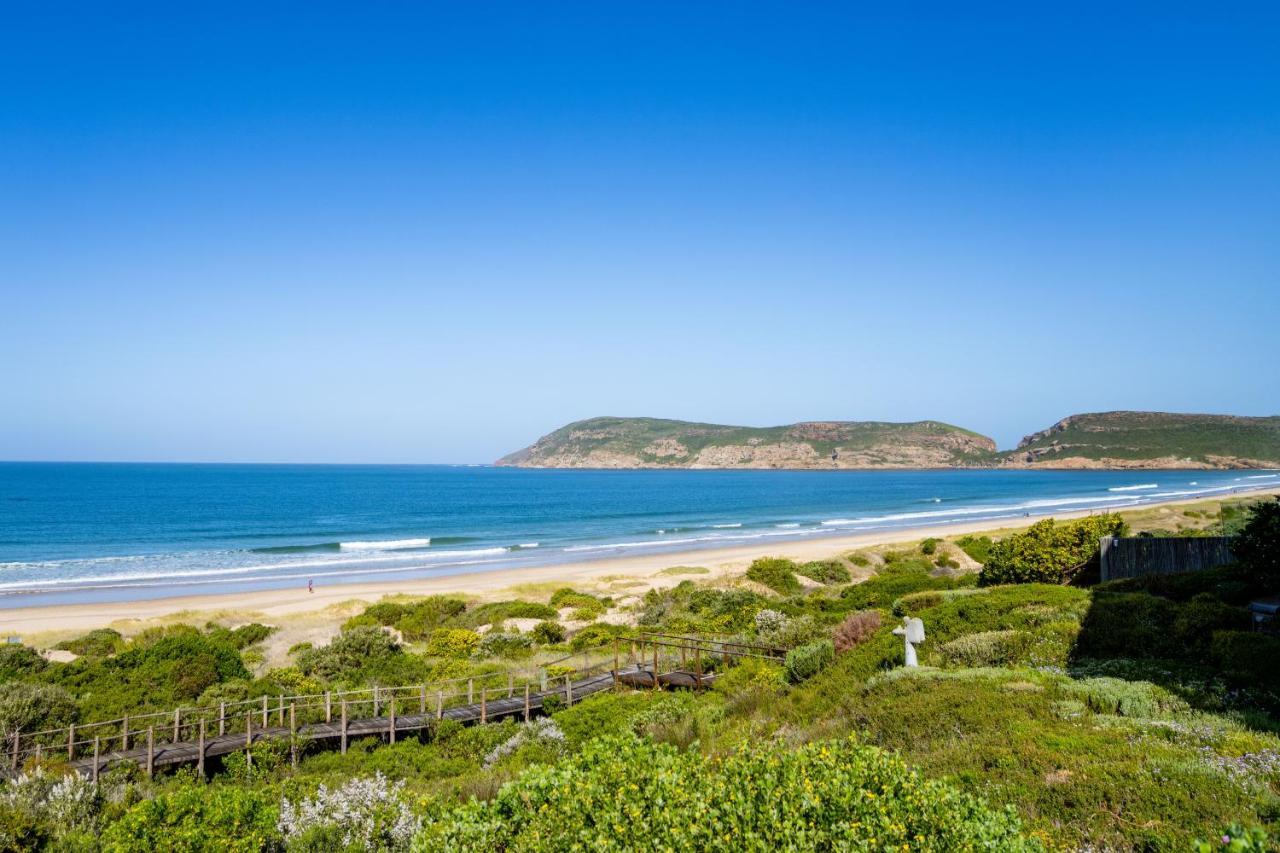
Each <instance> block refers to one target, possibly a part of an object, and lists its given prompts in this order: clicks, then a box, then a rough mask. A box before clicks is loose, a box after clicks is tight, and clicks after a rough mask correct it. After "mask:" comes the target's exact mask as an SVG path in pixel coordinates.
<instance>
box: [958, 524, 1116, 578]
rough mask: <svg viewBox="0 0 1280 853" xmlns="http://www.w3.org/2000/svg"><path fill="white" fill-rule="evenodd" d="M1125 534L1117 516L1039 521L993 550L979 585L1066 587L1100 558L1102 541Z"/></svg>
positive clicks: (998, 543) (983, 569)
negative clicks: (1023, 584) (1034, 584)
mask: <svg viewBox="0 0 1280 853" xmlns="http://www.w3.org/2000/svg"><path fill="white" fill-rule="evenodd" d="M1124 532H1125V523H1124V519H1122V518H1121V517H1120V516H1119V515H1115V514H1113V513H1106V514H1102V515H1093V516H1089V517H1088V518H1081V519H1077V520H1076V521H1068V522H1064V523H1062V524H1058V523H1056V522H1055V521H1054V520H1053V519H1052V518H1046V519H1044V520H1043V521H1037V522H1036V523H1035V524H1033V525H1031V526H1030V527H1029V528H1027V529H1026V530H1025V531H1024V532H1022V533H1014V534H1011V535H1009V536H1006V537H1005V538H1004V539H1001V540H1000V541H999V542H997V543H995V544H994V545H992V546H991V549H990V552H989V553H988V555H987V560H986V562H985V564H984V565H983V567H982V573H981V575H980V576H979V581H978V582H979V584H981V585H983V586H990V585H992V584H1003V583H1065V582H1067V581H1068V580H1070V579H1071V578H1072V577H1073V576H1074V574H1075V573H1076V572H1077V571H1078V570H1079V569H1081V568H1082V567H1083V566H1085V565H1086V564H1088V563H1089V562H1090V561H1092V560H1094V559H1095V558H1096V557H1097V553H1098V540H1099V539H1101V538H1102V537H1103V536H1123V535H1124Z"/></svg>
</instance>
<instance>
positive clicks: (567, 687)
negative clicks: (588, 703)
mask: <svg viewBox="0 0 1280 853" xmlns="http://www.w3.org/2000/svg"><path fill="white" fill-rule="evenodd" d="M564 704H566V705H572V704H573V682H572V681H570V680H569V675H568V673H566V674H565V677H564Z"/></svg>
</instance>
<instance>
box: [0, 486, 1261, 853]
mask: <svg viewBox="0 0 1280 853" xmlns="http://www.w3.org/2000/svg"><path fill="white" fill-rule="evenodd" d="M1269 506H1270V504H1268V505H1266V506H1263V507H1259V508H1257V509H1255V510H1254V511H1253V512H1252V513H1251V514H1250V515H1249V516H1248V517H1247V520H1246V522H1245V523H1244V525H1243V526H1244V528H1245V529H1246V531H1247V533H1246V535H1247V536H1248V537H1251V539H1250V541H1251V543H1252V544H1251V545H1250V546H1248V547H1247V548H1246V549H1245V552H1244V555H1242V556H1245V557H1247V559H1242V562H1241V564H1239V565H1235V566H1226V567H1221V568H1217V569H1213V570H1210V571H1204V572H1197V573H1193V574H1188V575H1169V576H1153V577H1145V578H1136V579H1129V580H1124V581H1115V582H1111V583H1108V584H1100V585H1096V586H1093V587H1087V588H1086V587H1081V586H1068V585H1063V584H1062V583H1060V582H1059V581H1060V580H1061V577H1060V574H1059V575H1057V576H1055V575H1053V573H1052V572H1048V573H1047V574H1048V576H1049V577H1051V578H1052V580H1053V582H1050V583H1036V582H1021V583H1014V584H987V585H984V586H981V587H979V586H976V585H975V582H976V579H977V576H976V575H975V574H961V573H956V572H954V571H949V570H941V569H939V568H938V567H937V566H936V564H935V563H936V558H937V557H938V556H939V554H940V553H941V552H943V551H944V549H945V548H946V547H949V546H947V545H944V544H943V543H941V542H938V543H935V548H934V553H933V554H925V553H922V550H921V549H919V548H912V549H911V550H909V551H907V550H899V551H893V550H890V551H887V552H886V553H884V554H883V555H882V556H883V561H884V563H883V566H881V567H880V568H879V571H878V572H877V573H876V574H874V575H872V576H871V577H870V578H869V579H868V580H866V581H865V582H862V583H854V584H849V583H845V582H843V581H841V580H839V579H837V578H836V577H835V575H834V573H833V574H832V575H831V576H830V577H815V580H819V581H820V584H818V585H813V584H810V585H808V588H805V586H803V585H801V584H800V583H799V582H798V581H796V579H795V574H796V572H797V568H796V567H795V565H794V564H792V563H790V562H789V561H770V566H769V567H768V569H767V573H766V574H765V575H764V576H766V577H769V578H771V579H773V580H774V581H775V583H778V584H780V585H785V589H786V590H787V591H782V590H779V589H777V588H776V587H775V586H773V585H770V589H771V590H772V591H771V592H770V593H769V594H767V595H761V594H758V593H757V592H753V591H751V590H749V589H745V588H742V587H740V586H737V587H735V586H734V583H735V581H732V580H731V581H729V582H728V584H727V585H726V586H725V587H717V586H715V585H713V584H709V583H707V581H706V580H705V579H698V580H693V579H684V580H681V582H680V583H679V584H677V585H676V586H674V587H672V588H669V589H665V590H654V591H651V592H648V593H646V595H645V596H644V597H643V599H642V600H640V601H639V603H637V604H635V606H634V607H632V608H630V609H627V608H626V607H623V608H621V609H620V610H619V611H617V612H620V613H621V614H622V615H627V616H630V617H633V618H634V619H635V621H636V622H637V623H639V625H640V626H641V628H642V629H643V630H660V631H666V632H671V633H680V634H689V633H695V632H696V633H699V634H704V635H716V636H718V637H721V638H724V639H728V640H730V641H737V642H741V643H750V644H753V645H763V646H769V647H773V648H778V649H785V650H786V652H787V653H786V656H785V661H783V662H775V661H765V660H755V659H746V660H742V661H739V662H736V663H735V662H733V661H725V660H722V659H718V658H717V659H715V660H709V659H704V664H705V665H706V667H707V669H708V670H711V671H714V672H715V673H716V676H717V677H716V680H715V683H714V685H713V687H712V689H710V690H705V691H702V692H700V693H696V694H695V693H691V692H665V691H657V692H655V691H649V690H645V691H626V692H618V693H603V694H599V695H596V696H593V697H591V698H589V699H587V700H585V701H582V702H578V703H575V704H574V705H573V706H572V707H566V706H565V703H564V700H563V698H555V699H549V700H548V701H547V703H546V708H547V710H548V711H549V712H550V714H551V716H550V717H549V718H544V719H541V720H536V721H535V722H534V723H532V724H529V725H523V724H520V723H518V722H516V721H511V720H508V721H503V722H497V723H490V724H488V725H484V726H473V727H463V726H462V725H460V724H458V723H456V722H453V721H449V720H443V721H440V722H439V723H437V724H434V725H432V726H430V727H428V728H427V729H426V730H424V731H423V732H421V734H420V735H418V736H408V737H405V738H402V739H401V740H400V741H399V742H397V743H395V744H387V743H384V742H383V741H382V740H380V739H377V738H365V739H361V740H354V741H353V742H352V743H351V745H350V748H349V750H348V751H347V753H346V754H342V753H339V752H337V751H333V750H325V749H324V748H322V746H321V745H318V744H314V743H308V744H304V745H303V749H302V752H301V756H300V760H299V762H298V765H297V766H296V767H294V766H293V765H292V763H291V761H290V754H289V746H288V744H287V743H280V742H263V743H259V744H256V745H255V746H254V748H253V750H252V751H251V754H250V756H251V757H246V756H245V755H244V754H239V753H237V754H233V755H230V756H227V757H226V758H224V759H220V760H211V761H210V762H209V763H210V766H209V771H210V778H208V779H206V780H202V779H199V778H197V777H196V774H195V773H194V771H193V770H191V769H189V768H188V769H186V770H180V771H176V772H173V771H166V772H161V773H158V774H157V776H156V777H155V778H154V779H146V778H145V777H143V776H142V775H141V774H140V773H139V772H138V771H137V769H136V768H133V767H132V766H126V765H120V766H112V767H108V768H106V770H105V772H104V774H103V779H102V781H101V783H100V784H99V785H98V786H97V787H95V786H93V785H92V783H90V782H88V781H86V780H78V779H69V780H64V779H62V778H61V776H60V771H61V769H62V768H63V765H62V764H61V761H60V757H61V756H60V754H59V750H58V749H57V748H55V747H56V745H55V744H52V743H50V744H49V747H50V749H49V751H48V752H46V753H45V755H44V758H43V762H42V764H41V765H40V766H35V765H34V763H33V764H29V765H28V766H27V767H25V768H24V770H25V771H26V772H25V773H24V774H23V775H21V776H20V777H19V778H18V779H17V780H15V781H12V782H8V783H5V784H4V785H3V786H0V849H6V850H7V849H14V850H39V849H53V850H68V851H85V853H89V852H90V851H116V850H120V851H132V850H151V849H175V850H193V851H194V850H212V849H217V850H224V849H226V850H271V851H280V850H284V851H320V850H326V851H327V850H343V851H354V850H366V849H373V850H387V851H403V850H410V849H413V850H422V851H426V850H435V849H457V850H504V849H505V850H561V849H575V848H577V849H584V850H585V849H638V850H658V849H708V850H720V849H723V850H738V849H744V848H745V849H764V848H773V847H776V848H778V849H781V850H810V849H872V850H880V849H889V848H892V849H901V848H902V847H904V846H905V847H906V848H907V849H911V850H939V851H942V850H946V851H950V850H967V849H973V850H977V849H992V850H1022V849H1026V850H1040V849H1046V850H1074V849H1096V850H1113V849H1114V850H1193V849H1241V850H1250V849H1254V850H1264V849H1268V848H1267V845H1268V844H1271V843H1272V842H1270V841H1268V840H1267V839H1268V838H1275V837H1276V836H1277V834H1278V832H1277V830H1280V675H1278V674H1277V672H1278V671H1277V667H1276V666H1275V661H1276V660H1280V638H1276V637H1273V636H1267V635H1264V634H1257V633H1252V632H1250V631H1249V630H1248V617H1247V614H1246V612H1245V611H1244V609H1243V606H1244V604H1246V603H1247V602H1248V601H1249V600H1251V599H1252V598H1256V597H1258V596H1262V595H1275V594H1277V593H1280V585H1278V584H1277V578H1276V576H1275V574H1274V572H1272V571H1271V570H1270V569H1269V568H1268V567H1269V566H1271V565H1273V564H1272V563H1271V562H1270V560H1271V557H1272V555H1274V554H1275V553H1276V550H1277V549H1278V548H1280V536H1278V535H1277V525H1276V524H1275V516H1274V511H1273V510H1272V509H1270V508H1269ZM1105 523H1107V524H1110V523H1111V522H1109V521H1107V522H1105ZM1067 526H1068V525H1054V526H1053V530H1052V531H1051V533H1050V534H1049V535H1047V536H1046V535H1039V538H1035V539H1033V541H1030V542H1023V543H1021V544H1018V545H1017V547H1013V546H1006V545H1005V543H1007V542H1008V540H1009V539H1010V538H1012V537H1005V538H1004V539H1001V540H1000V541H999V542H993V543H990V551H991V557H992V562H996V564H997V566H1000V565H1007V564H1009V561H1008V560H1007V559H1006V558H1007V555H1024V554H1039V553H1041V550H1042V549H1047V550H1049V551H1050V552H1051V553H1054V554H1057V553H1058V552H1057V551H1056V550H1054V549H1061V550H1062V551H1064V552H1071V548H1072V547H1074V545H1073V543H1078V539H1079V538H1080V537H1084V536H1085V535H1086V534H1084V533H1081V534H1080V535H1079V537H1075V538H1072V537H1074V536H1075V534H1073V535H1072V537H1065V538H1066V539H1067V540H1068V541H1067V543H1066V545H1062V543H1059V542H1056V540H1054V541H1053V543H1052V545H1045V544H1044V540H1045V539H1046V538H1048V539H1051V540H1052V539H1053V537H1056V536H1058V534H1059V531H1060V530H1061V529H1062V528H1066V527H1067ZM1019 535H1020V534H1019ZM1088 535H1092V533H1091V532H1089V533H1088ZM981 538H982V537H977V539H981ZM988 541H989V540H988ZM1002 546H1005V547H1004V549H1003V553H1004V555H1005V556H1001V549H1002ZM1071 553H1073V552H1071ZM997 557H999V558H1000V559H1006V564H1001V563H999V562H998V560H997ZM868 562H870V561H868ZM1065 562H1066V558H1063V559H1062V560H1060V561H1059V563H1055V565H1057V564H1061V563H1065ZM838 565H840V566H841V567H842V568H844V567H846V566H845V563H844V562H843V561H842V562H839V563H838ZM811 566H812V564H810V566H805V567H802V568H803V569H804V570H805V574H806V576H808V577H814V575H818V574H822V572H824V571H826V569H819V568H817V567H814V568H812V569H810V567H811ZM810 570H811V571H812V572H813V574H809V571H810ZM1014 571H1016V572H1017V573H1020V575H1019V579H1020V580H1022V579H1025V578H1024V577H1023V576H1024V575H1025V574H1026V573H1027V570H1026V568H1025V566H1024V567H1020V568H1016V570H1014ZM759 574H760V573H759V571H757V575H759ZM787 577H789V578H790V579H791V581H792V582H793V583H794V586H792V585H790V584H787V583H786V580H785V578H787ZM779 578H784V579H783V580H781V581H779V580H778V579H779ZM550 593H552V591H551V590H549V589H547V590H541V591H539V592H538V593H537V595H539V596H540V595H547V594H550ZM531 594H532V593H531ZM551 598H552V599H553V600H552V602H551V603H550V604H539V603H536V602H522V601H506V602H497V603H491V604H479V605H477V604H471V605H468V604H466V603H464V602H462V601H460V600H458V599H445V598H440V597H433V598H431V599H418V600H410V599H396V600H393V601H391V602H384V603H382V604H378V605H373V606H371V607H368V608H366V609H365V611H364V612H363V613H361V614H360V615H359V616H357V617H356V618H355V619H353V620H350V622H349V624H348V626H347V627H346V628H345V630H343V631H342V632H341V633H340V634H339V635H338V636H336V637H335V638H334V639H333V640H332V641H331V642H329V643H327V644H324V645H317V646H312V645H310V644H300V645H299V646H297V647H295V649H294V650H293V651H292V652H291V655H292V658H293V663H294V666H285V667H280V668H276V669H270V670H268V671H266V672H264V673H263V674H261V675H258V676H256V677H255V676H254V675H252V674H251V673H250V669H249V667H247V666H246V665H245V661H246V659H248V658H249V657H251V656H253V655H255V654H257V653H259V648H258V647H257V646H256V645H255V644H257V643H261V642H262V641H263V640H265V639H267V637H268V636H269V634H270V630H271V629H270V628H269V627H267V626H239V627H237V628H235V629H230V628H228V627H223V626H218V625H208V626H205V628H203V629H198V628H194V627H182V626H178V627H170V628H164V629H156V630H151V631H147V632H143V633H142V634H139V635H138V636H136V637H132V638H124V637H120V636H118V635H114V634H113V632H92V633H90V634H87V635H85V636H84V637H80V638H76V639H74V640H71V641H69V642H68V643H66V644H65V645H66V646H67V647H68V648H74V649H80V650H82V652H83V654H82V656H81V657H80V658H79V659H78V660H76V661H74V662H72V663H56V662H49V661H45V660H44V659H43V658H41V657H40V655H39V654H37V653H35V652H34V651H33V650H31V649H27V648H25V647H22V646H0V735H7V734H8V733H10V732H12V731H21V732H24V733H27V734H28V736H29V733H31V732H34V731H35V730H37V729H39V728H42V727H45V726H56V725H63V724H65V723H68V722H76V723H82V722H88V721H91V720H95V719H104V718H107V717H113V716H118V715H119V712H120V711H128V712H129V713H133V714H136V713H140V712H141V711H142V710H144V709H154V710H171V709H172V708H173V707H174V706H176V705H178V704H188V705H190V704H191V703H193V702H202V703H203V702H216V701H218V700H219V699H220V698H226V699H241V698H255V697H257V696H276V695H280V694H282V693H288V692H304V691H305V692H316V691H321V690H325V689H331V688H336V687H344V686H350V687H356V686H359V687H365V686H368V685H373V684H380V685H390V684H416V683H421V682H424V681H430V680H436V679H442V678H465V677H468V676H471V675H481V674H485V673H489V674H493V675H496V676H497V677H502V676H503V674H504V673H505V672H530V671H534V670H536V669H537V668H538V667H547V668H548V672H549V674H550V675H551V676H552V677H555V676H556V675H557V674H560V673H563V672H564V670H563V669H560V668H557V667H556V666H551V664H552V663H553V662H555V661H557V660H559V659H560V658H562V657H563V656H564V655H565V654H566V653H567V651H568V650H569V649H586V648H593V647H596V646H602V645H607V644H608V643H609V641H610V640H611V639H612V637H614V636H616V635H617V634H618V633H620V632H625V631H628V630H629V629H627V628H623V627H618V626H614V625H609V624H603V623H594V624H590V625H587V626H586V627H584V628H582V629H581V630H578V631H576V632H571V631H569V630H567V629H566V627H565V625H563V624H561V623H560V622H559V621H557V620H555V619H554V618H552V617H545V618H544V617H540V616H532V615H531V616H516V615H512V614H515V613H528V614H534V613H540V614H545V613H546V612H547V611H548V610H551V611H556V612H559V611H561V610H564V609H570V610H573V611H578V610H581V609H583V608H592V607H593V605H594V607H595V608H596V609H600V608H605V607H617V605H615V604H614V603H613V602H611V601H609V600H608V599H603V598H599V597H596V596H592V595H586V594H584V593H579V592H575V591H573V590H569V589H563V590H556V591H554V594H551ZM449 602H453V603H449ZM386 605H389V606H386ZM415 614H416V616H415ZM553 615H554V614H553ZM904 615H917V616H920V617H921V618H922V619H923V620H924V622H925V625H926V639H925V642H924V643H923V644H922V645H921V646H920V647H919V649H918V653H919V657H920V663H921V666H920V667H919V668H917V669H912V670H908V669H905V668H902V667H901V662H902V654H903V649H902V640H901V639H900V638H899V637H897V636H894V635H893V634H892V630H893V628H894V627H896V626H897V625H898V624H899V622H900V619H901V617H902V616H904ZM410 617H415V618H417V619H419V620H420V622H419V624H420V625H422V626H426V625H432V627H431V628H430V630H425V632H424V633H423V634H421V635H420V636H419V637H418V638H416V639H415V638H410V637H408V636H407V632H405V631H404V630H403V628H401V627H397V626H399V625H403V624H405V620H406V619H409V618H410ZM523 618H529V619H540V620H541V621H539V622H538V623H537V624H536V625H535V626H534V627H532V628H530V629H529V630H528V631H527V632H525V633H521V632H518V631H516V630H514V628H513V626H512V625H511V624H509V623H510V620H513V619H523ZM569 624H573V623H569ZM481 625H490V626H492V627H491V628H490V629H489V630H487V631H485V632H483V633H480V632H478V631H475V630H472V629H473V628H476V627H479V626H481ZM392 628H394V629H395V630H396V631H400V632H401V633H400V635H397V634H395V632H394V631H392V630H390V629H392ZM401 635H404V636H405V642H404V643H402V642H400V641H399V639H398V637H399V636H401ZM180 697H186V698H180ZM1224 834H1225V835H1227V836H1228V841H1229V843H1228V844H1227V845H1223V844H1221V839H1222V836H1223V835H1224ZM1205 839H1209V840H1208V841H1205ZM1204 844H1210V845H1211V846H1210V847H1208V848H1204V847H1203V846H1202V845H1204ZM1233 844H1234V845H1236V846H1235V847H1231V846H1230V845H1233ZM1271 849H1274V847H1272V848H1271Z"/></svg>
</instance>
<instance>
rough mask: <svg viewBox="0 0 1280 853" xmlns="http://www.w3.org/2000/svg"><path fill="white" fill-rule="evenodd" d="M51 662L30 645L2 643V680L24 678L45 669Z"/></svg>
mask: <svg viewBox="0 0 1280 853" xmlns="http://www.w3.org/2000/svg"><path fill="white" fill-rule="evenodd" d="M48 666H49V662H48V661H47V660H45V659H44V658H43V657H41V656H40V653H39V652H38V651H36V650H35V649H33V648H31V647H30V646H23V645H19V644H17V643H0V680H3V681H8V680H9V679H11V678H22V677H23V676H27V675H32V674H34V673H37V672H41V671H43V670H44V669H45V668H46V667H48Z"/></svg>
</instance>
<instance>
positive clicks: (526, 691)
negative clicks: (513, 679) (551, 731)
mask: <svg viewBox="0 0 1280 853" xmlns="http://www.w3.org/2000/svg"><path fill="white" fill-rule="evenodd" d="M524 721H525V722H526V723H527V722H529V685H528V684H526V685H525V686H524Z"/></svg>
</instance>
